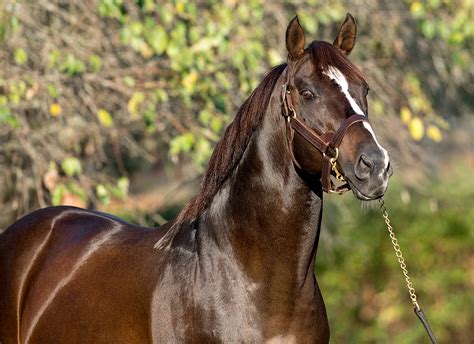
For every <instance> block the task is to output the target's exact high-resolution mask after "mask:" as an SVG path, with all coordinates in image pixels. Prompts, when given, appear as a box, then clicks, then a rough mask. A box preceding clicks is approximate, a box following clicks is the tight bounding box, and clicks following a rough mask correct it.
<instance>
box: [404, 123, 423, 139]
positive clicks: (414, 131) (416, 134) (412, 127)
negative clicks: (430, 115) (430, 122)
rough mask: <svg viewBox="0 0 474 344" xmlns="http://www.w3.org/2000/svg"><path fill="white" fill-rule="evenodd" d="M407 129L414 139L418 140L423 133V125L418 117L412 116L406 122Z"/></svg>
mask: <svg viewBox="0 0 474 344" xmlns="http://www.w3.org/2000/svg"><path fill="white" fill-rule="evenodd" d="M408 130H409V132H410V135H411V137H413V139H414V140H416V141H420V140H421V139H422V138H423V135H424V134H425V127H424V125H423V122H422V121H421V119H420V118H419V117H413V118H412V119H411V120H410V122H409V123H408Z"/></svg>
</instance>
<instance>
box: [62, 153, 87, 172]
mask: <svg viewBox="0 0 474 344" xmlns="http://www.w3.org/2000/svg"><path fill="white" fill-rule="evenodd" d="M61 168H62V170H63V171H64V173H66V175H67V176H69V177H72V176H75V175H79V174H81V173H82V167H81V162H80V161H79V159H77V158H75V157H69V158H66V159H64V160H63V161H62V162H61Z"/></svg>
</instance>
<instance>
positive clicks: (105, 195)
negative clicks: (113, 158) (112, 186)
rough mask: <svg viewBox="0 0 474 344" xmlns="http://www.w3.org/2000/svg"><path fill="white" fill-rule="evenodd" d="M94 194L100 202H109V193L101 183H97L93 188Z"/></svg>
mask: <svg viewBox="0 0 474 344" xmlns="http://www.w3.org/2000/svg"><path fill="white" fill-rule="evenodd" d="M95 194H96V196H97V198H98V200H99V202H100V203H102V204H109V203H110V194H109V191H108V190H107V189H106V187H105V186H104V185H102V184H99V185H97V186H96V188H95Z"/></svg>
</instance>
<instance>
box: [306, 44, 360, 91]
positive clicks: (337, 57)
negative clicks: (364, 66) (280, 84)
mask: <svg viewBox="0 0 474 344" xmlns="http://www.w3.org/2000/svg"><path fill="white" fill-rule="evenodd" d="M308 50H309V54H310V56H311V58H312V62H313V64H314V66H315V67H316V68H318V69H319V70H320V71H322V72H328V71H330V70H331V68H336V69H337V70H339V71H340V72H341V73H342V74H343V75H344V76H345V78H346V79H347V80H348V81H350V82H353V83H355V84H358V85H361V84H363V85H367V82H366V81H365V78H364V75H363V73H362V72H361V71H360V70H359V69H358V68H357V67H356V66H355V65H354V64H353V63H352V62H351V61H350V60H349V59H348V58H347V57H346V55H345V54H344V53H343V52H342V51H341V50H340V49H338V48H336V47H335V46H333V45H332V44H330V43H328V42H324V41H313V42H312V43H311V44H310V45H309V46H308Z"/></svg>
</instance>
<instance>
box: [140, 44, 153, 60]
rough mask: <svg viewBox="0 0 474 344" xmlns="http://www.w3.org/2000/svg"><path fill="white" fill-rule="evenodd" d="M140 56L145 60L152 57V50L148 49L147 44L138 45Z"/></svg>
mask: <svg viewBox="0 0 474 344" xmlns="http://www.w3.org/2000/svg"><path fill="white" fill-rule="evenodd" d="M140 54H142V56H143V57H144V58H146V59H147V58H150V57H152V56H153V49H152V48H150V46H149V45H148V44H146V43H145V42H143V43H142V44H140Z"/></svg>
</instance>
